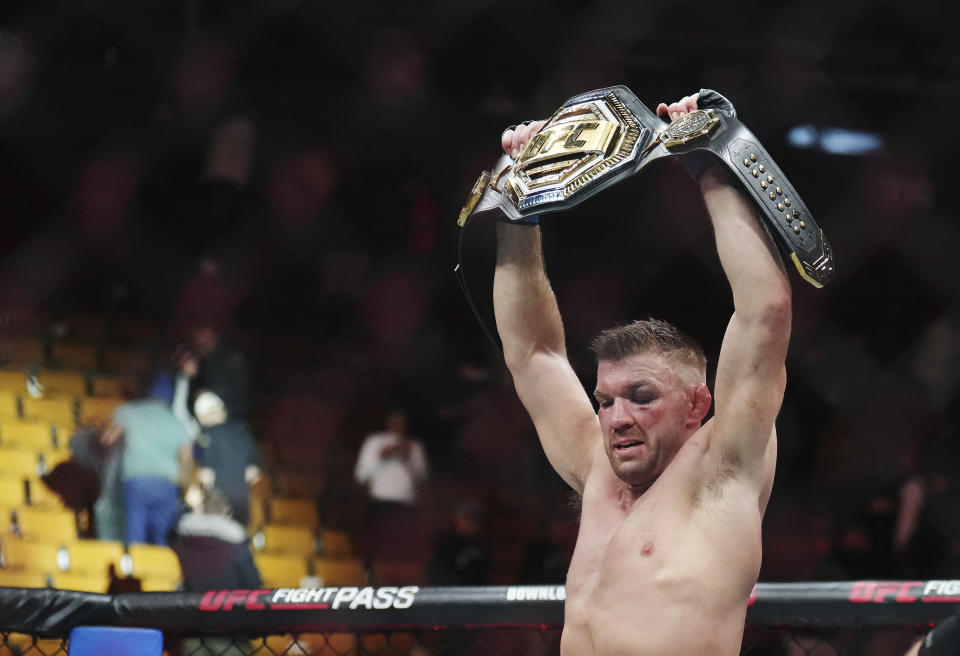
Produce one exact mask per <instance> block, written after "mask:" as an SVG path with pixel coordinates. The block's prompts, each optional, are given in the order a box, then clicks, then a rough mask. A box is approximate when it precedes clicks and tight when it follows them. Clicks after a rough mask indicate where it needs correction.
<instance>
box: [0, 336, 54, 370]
mask: <svg viewBox="0 0 960 656" xmlns="http://www.w3.org/2000/svg"><path fill="white" fill-rule="evenodd" d="M44 359H45V358H44V347H43V341H42V340H41V339H39V338H37V337H30V336H26V335H22V336H21V335H4V336H2V337H0V362H3V363H5V364H7V365H29V364H41V363H42V362H43V361H44Z"/></svg>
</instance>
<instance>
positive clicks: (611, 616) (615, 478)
mask: <svg viewBox="0 0 960 656" xmlns="http://www.w3.org/2000/svg"><path fill="white" fill-rule="evenodd" d="M696 102H697V96H696V95H695V96H691V97H687V98H684V99H683V100H681V101H680V102H677V103H674V104H672V105H669V106H667V105H665V104H661V105H660V106H659V107H658V108H657V113H658V114H665V113H669V116H670V118H671V120H672V119H676V118H678V117H679V116H682V115H684V114H686V113H687V112H690V111H693V110H694V109H696ZM541 125H542V123H532V124H530V125H526V126H520V127H518V128H516V129H515V130H509V131H507V132H506V133H504V135H503V138H502V141H503V144H502V145H503V147H504V150H506V151H507V152H509V153H511V154H513V155H514V156H516V153H517V152H519V150H520V149H522V147H523V145H524V144H525V143H526V142H527V141H528V140H529V139H530V137H531V136H532V135H533V134H534V133H535V132H536V131H537V130H538V129H539V128H540V127H541ZM725 175H726V174H725V173H724V172H722V171H720V169H718V168H716V167H710V168H707V169H706V171H705V172H704V173H703V174H702V175H700V177H699V180H698V182H697V184H698V185H699V187H700V191H701V193H702V194H703V199H704V201H705V203H706V207H707V210H708V211H709V214H710V218H711V221H712V223H713V228H714V232H715V235H716V243H717V252H718V254H719V256H720V262H721V264H722V266H723V269H724V272H725V274H726V276H727V279H728V280H729V282H730V287H731V288H732V290H733V301H734V308H735V311H734V313H733V316H732V317H731V319H730V323H729V325H728V327H727V330H726V334H725V335H724V339H723V346H722V348H721V351H720V356H719V361H718V363H717V376H716V386H715V400H716V407H715V411H714V416H713V417H712V418H711V419H710V420H709V421H707V422H706V423H703V420H704V418H705V416H706V415H707V412H708V409H709V408H710V404H711V393H710V390H709V389H708V388H707V386H706V384H705V381H706V374H705V369H706V360H705V358H704V356H703V354H702V352H701V350H700V348H699V347H698V346H697V345H696V344H695V343H694V342H692V340H690V339H689V338H686V337H685V336H683V335H682V334H681V333H679V331H677V330H676V329H675V328H673V327H672V326H670V325H669V324H667V323H665V322H658V321H647V322H636V323H634V324H630V325H628V326H626V327H623V328H619V329H617V328H615V329H612V330H609V331H605V332H604V333H601V335H600V336H599V337H598V338H597V339H596V340H594V345H593V346H594V351H595V352H596V354H597V361H598V366H597V387H596V391H595V392H594V396H595V398H596V400H597V403H598V404H599V410H598V411H596V412H595V411H594V409H593V406H592V404H591V403H590V400H589V398H588V397H587V395H586V394H585V393H584V391H583V387H582V385H581V383H580V381H579V380H578V378H577V376H576V374H575V373H574V372H573V369H572V368H571V366H570V364H569V362H568V361H567V356H566V347H565V343H564V333H563V325H562V322H561V318H560V314H559V311H558V308H557V303H556V300H555V297H554V294H553V291H552V290H551V288H550V283H549V281H548V280H547V276H546V273H545V271H544V264H543V257H542V252H541V244H540V230H539V228H538V227H535V226H525V225H512V224H507V223H501V224H499V225H498V228H497V244H498V246H497V268H496V274H495V278H494V290H493V295H494V308H495V312H496V319H497V328H498V330H499V332H500V336H501V338H502V340H503V351H504V357H505V359H506V363H507V366H508V368H509V369H510V372H511V374H512V375H513V380H514V384H515V386H516V389H517V394H518V395H519V397H520V400H521V401H522V402H523V404H524V406H525V407H526V409H527V411H528V412H529V413H530V417H531V418H532V419H533V423H534V425H535V427H536V429H537V433H538V434H539V436H540V441H541V443H542V445H543V449H544V451H545V453H546V456H547V458H548V460H549V461H550V464H551V465H552V466H553V467H554V469H556V471H557V473H559V474H560V476H561V477H562V478H563V479H564V481H566V482H567V483H568V484H569V485H570V486H571V487H572V488H573V489H574V490H576V492H577V493H578V494H579V495H580V496H581V498H582V517H581V524H580V534H579V536H578V538H577V546H576V549H575V551H574V554H573V559H572V561H571V563H570V570H569V572H568V574H567V582H566V587H567V599H566V611H565V621H564V630H563V637H562V640H561V653H562V654H563V656H647V655H649V656H665V655H667V654H669V655H672V656H686V655H693V654H698V655H699V654H703V655H704V656H706V655H709V656H721V655H727V654H729V655H733V654H737V653H738V652H739V650H740V643H741V640H742V637H743V626H744V617H745V615H746V609H747V601H748V598H749V596H750V591H751V589H752V588H753V585H754V583H755V582H756V580H757V576H758V573H759V570H760V554H761V546H760V522H761V519H762V517H763V513H764V510H765V508H766V505H767V500H768V499H769V496H770V490H771V486H772V484H773V473H774V468H775V465H776V433H775V430H774V420H775V419H776V416H777V413H778V412H779V409H780V404H781V402H782V399H783V391H784V386H785V384H786V372H785V368H784V361H785V359H786V354H787V344H788V341H789V338H790V322H791V309H790V308H791V295H790V286H789V283H788V281H787V277H786V274H785V272H784V270H783V267H782V265H781V263H780V262H779V259H778V257H777V256H776V255H775V254H773V252H774V247H773V245H772V243H771V242H770V241H769V240H768V238H767V235H766V234H765V232H764V231H763V229H762V228H761V226H760V224H759V223H758V220H757V219H756V218H755V216H754V212H753V209H752V207H751V206H750V205H749V204H748V201H747V200H745V199H744V198H743V197H742V196H741V194H740V192H739V191H738V190H737V189H735V188H734V187H732V186H731V185H730V184H728V183H727V180H726V178H725V177H724V176H725ZM696 291H697V290H695V289H691V290H686V291H685V294H686V298H687V299H688V302H689V303H696V302H697V300H698V299H697V298H696Z"/></svg>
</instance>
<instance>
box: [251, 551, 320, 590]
mask: <svg viewBox="0 0 960 656" xmlns="http://www.w3.org/2000/svg"><path fill="white" fill-rule="evenodd" d="M253 560H254V562H255V563H256V565H257V571H259V572H260V578H261V579H262V580H263V585H264V587H267V588H288V587H296V586H298V585H300V579H302V578H303V577H305V576H306V575H307V560H306V558H303V557H301V556H297V555H293V554H268V553H255V554H254V555H253Z"/></svg>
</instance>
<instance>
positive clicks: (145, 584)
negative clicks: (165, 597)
mask: <svg viewBox="0 0 960 656" xmlns="http://www.w3.org/2000/svg"><path fill="white" fill-rule="evenodd" d="M140 589H141V590H143V591H144V592H174V591H176V590H179V589H180V579H171V578H163V577H158V576H147V577H145V578H143V579H141V580H140Z"/></svg>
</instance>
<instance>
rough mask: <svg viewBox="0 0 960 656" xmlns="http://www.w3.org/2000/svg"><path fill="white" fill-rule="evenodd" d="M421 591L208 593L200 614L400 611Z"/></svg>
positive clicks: (336, 589)
mask: <svg viewBox="0 0 960 656" xmlns="http://www.w3.org/2000/svg"><path fill="white" fill-rule="evenodd" d="M419 591H420V588H419V587H418V586H415V585H410V586H404V587H393V586H382V587H378V588H374V587H371V586H367V587H364V588H354V587H329V588H278V589H276V590H210V591H209V592H206V593H204V595H203V597H202V598H201V599H200V603H199V605H198V608H199V609H200V610H202V611H208V612H211V611H233V610H235V609H236V610H240V609H243V610H253V611H259V610H357V609H361V608H362V609H364V610H387V609H389V608H393V609H397V610H403V609H406V608H410V607H411V606H412V605H413V603H414V601H415V600H416V597H417V593H418V592H419Z"/></svg>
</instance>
